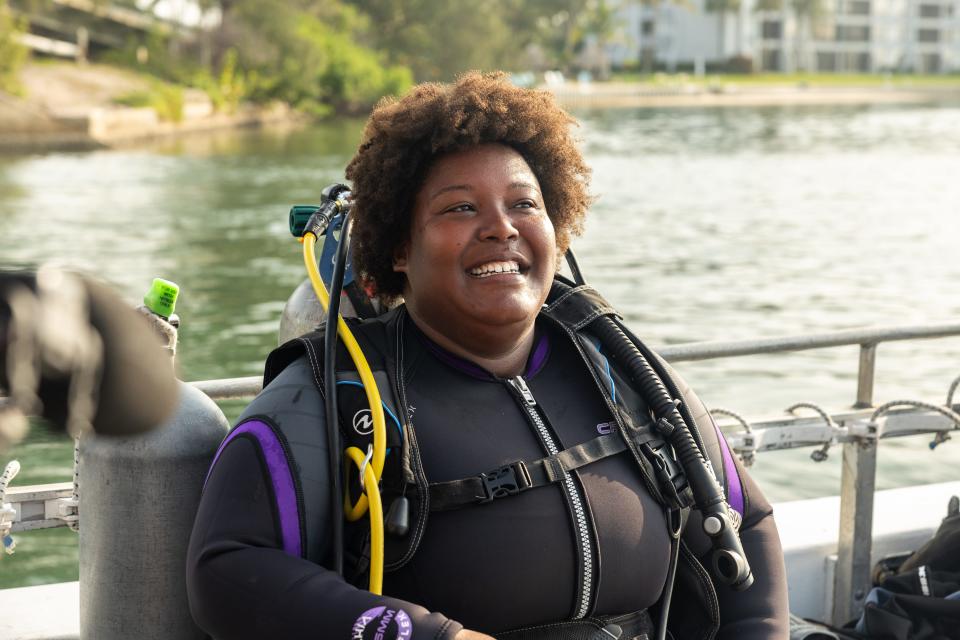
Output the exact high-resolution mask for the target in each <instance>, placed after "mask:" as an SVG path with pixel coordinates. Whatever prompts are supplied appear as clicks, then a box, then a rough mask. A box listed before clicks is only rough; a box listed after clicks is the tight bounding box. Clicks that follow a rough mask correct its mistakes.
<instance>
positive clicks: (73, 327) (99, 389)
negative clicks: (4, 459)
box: [0, 267, 178, 451]
mask: <svg viewBox="0 0 960 640" xmlns="http://www.w3.org/2000/svg"><path fill="white" fill-rule="evenodd" d="M0 389H2V390H3V392H4V393H5V394H6V396H7V397H6V398H4V399H2V400H0V451H2V450H4V449H6V448H7V447H9V446H10V445H11V444H13V443H15V442H17V441H18V440H20V439H21V438H22V437H23V436H24V435H25V433H26V428H27V422H26V418H25V416H39V417H43V418H45V419H46V420H48V421H50V422H51V423H52V424H53V425H54V426H56V427H57V428H59V429H63V430H65V431H67V432H69V433H70V434H71V435H72V436H74V437H76V436H78V435H79V434H80V433H81V432H83V431H85V430H88V429H92V430H93V431H95V432H97V433H100V434H104V435H133V434H137V433H143V432H145V431H148V430H150V429H152V428H155V427H157V426H158V425H160V424H161V423H163V422H164V420H166V419H167V418H169V417H170V415H171V413H172V412H173V410H174V408H175V407H176V406H177V399H178V396H177V383H176V379H175V378H174V375H173V370H172V367H171V366H170V362H169V359H168V357H167V356H166V355H165V354H164V350H163V348H162V347H161V344H160V341H159V340H158V339H157V338H156V337H155V335H154V334H153V333H152V332H151V331H150V328H149V325H148V324H147V323H145V322H144V321H143V318H141V317H138V314H137V313H136V312H134V311H133V310H132V309H131V308H129V307H128V306H127V305H126V304H125V303H124V302H123V301H122V300H121V299H120V298H119V297H118V296H117V295H116V294H114V293H112V292H110V291H109V290H108V289H107V288H106V287H104V286H103V285H101V284H99V283H96V282H94V281H92V280H90V279H87V278H85V277H81V276H78V275H75V274H71V273H67V272H64V271H60V270H58V269H54V268H49V267H41V268H40V269H39V270H38V271H37V272H36V273H32V272H16V271H14V272H0Z"/></svg>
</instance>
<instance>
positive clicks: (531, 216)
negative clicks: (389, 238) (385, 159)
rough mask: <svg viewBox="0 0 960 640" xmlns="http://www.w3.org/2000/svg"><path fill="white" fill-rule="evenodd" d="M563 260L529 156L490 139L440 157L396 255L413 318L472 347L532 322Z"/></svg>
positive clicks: (429, 175)
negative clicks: (481, 337) (497, 330)
mask: <svg viewBox="0 0 960 640" xmlns="http://www.w3.org/2000/svg"><path fill="white" fill-rule="evenodd" d="M556 265H557V243H556V236H555V235H554V230H553V223H552V222H551V221H550V217H549V216H548V215H547V210H546V207H545V205H544V201H543V194H542V193H541V192H540V183H539V182H538V181H537V177H536V176H535V175H534V174H533V171H532V170H531V169H530V167H529V166H528V165H527V163H526V161H525V160H524V159H523V157H522V156H521V155H520V154H519V153H517V152H516V151H514V150H513V149H511V148H510V147H507V146H504V145H501V144H484V145H480V146H477V147H472V148H470V149H466V150H463V151H458V152H454V153H450V154H448V155H445V156H442V157H440V158H439V159H437V160H436V161H435V162H434V163H433V165H432V166H431V167H430V170H429V171H428V173H427V176H426V180H425V181H424V183H423V186H422V187H421V188H420V191H419V192H417V195H416V197H415V200H414V204H413V216H412V220H411V229H410V240H409V241H408V242H407V243H405V244H404V245H402V246H401V247H399V248H398V249H397V251H396V254H395V256H394V270H396V271H400V272H403V273H404V274H406V279H407V284H406V288H405V290H404V298H405V299H406V303H407V306H408V308H409V309H410V310H411V313H413V315H414V317H415V318H418V319H420V320H421V321H423V322H426V323H427V324H429V325H430V327H431V328H433V329H434V330H436V331H438V332H440V333H441V334H442V335H444V336H446V337H447V338H449V339H451V340H453V341H454V342H456V343H457V344H461V345H464V346H466V345H469V344H471V342H472V341H473V340H472V339H473V338H475V336H476V335H477V331H480V332H482V333H485V334H489V333H490V330H491V329H493V328H494V327H507V326H512V327H514V328H518V327H519V328H529V326H531V325H532V324H533V321H534V319H535V318H536V315H537V312H538V311H539V309H540V306H541V305H542V304H543V302H544V301H545V300H546V298H547V293H549V291H550V286H551V283H552V282H553V276H554V272H555V270H556Z"/></svg>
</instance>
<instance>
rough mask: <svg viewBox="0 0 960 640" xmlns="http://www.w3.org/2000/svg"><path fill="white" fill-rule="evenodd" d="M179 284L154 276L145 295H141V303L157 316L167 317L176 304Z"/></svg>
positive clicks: (170, 314)
mask: <svg viewBox="0 0 960 640" xmlns="http://www.w3.org/2000/svg"><path fill="white" fill-rule="evenodd" d="M179 293H180V285H178V284H177V283H176V282H170V281H169V280H164V279H163V278H154V279H153V284H151V285H150V290H149V291H147V295H145V296H143V304H144V305H145V306H146V307H147V309H150V311H153V312H154V313H155V314H157V315H158V316H161V317H163V318H169V317H170V316H172V315H173V310H174V308H175V307H176V306H177V295H179Z"/></svg>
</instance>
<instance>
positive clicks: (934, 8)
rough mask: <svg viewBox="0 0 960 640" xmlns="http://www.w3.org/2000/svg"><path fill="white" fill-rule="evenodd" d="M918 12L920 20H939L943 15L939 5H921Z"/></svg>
mask: <svg viewBox="0 0 960 640" xmlns="http://www.w3.org/2000/svg"><path fill="white" fill-rule="evenodd" d="M919 11H920V17H921V18H939V17H940V16H941V15H943V13H944V11H943V7H941V6H940V5H939V4H921V5H920V9H919Z"/></svg>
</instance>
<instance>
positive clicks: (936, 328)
mask: <svg viewBox="0 0 960 640" xmlns="http://www.w3.org/2000/svg"><path fill="white" fill-rule="evenodd" d="M956 336H960V323H942V324H924V325H914V326H894V327H873V328H863V329H850V330H845V331H836V332H832V333H823V334H812V335H799V336H786V337H775V338H765V339H758V340H739V341H724V342H696V343H688V344H677V345H668V346H663V347H660V348H656V349H655V350H656V351H657V352H658V353H659V354H660V355H661V356H662V357H663V358H665V359H666V360H667V361H669V362H682V361H693V360H715V359H721V358H733V357H740V356H754V355H763V354H773V353H785V352H797V351H806V350H812V349H825V348H832V347H842V346H855V345H858V346H859V370H858V374H857V391H856V398H855V401H854V404H853V407H852V408H849V409H844V410H841V411H838V412H833V413H829V412H826V411H824V410H822V409H820V408H819V407H816V406H815V405H811V404H808V403H800V404H798V405H794V407H791V409H794V410H798V409H800V408H806V409H808V410H809V411H810V413H809V415H787V416H783V417H774V418H767V419H763V420H757V421H753V422H748V421H746V420H744V419H743V418H741V417H740V416H738V415H737V414H735V413H732V412H729V411H723V410H717V411H716V412H715V416H717V417H718V418H720V419H719V420H718V423H719V424H720V426H721V428H723V429H724V433H725V435H726V436H727V439H728V441H729V442H730V445H731V447H732V448H733V449H734V451H736V452H737V454H738V455H740V457H741V459H743V460H744V462H746V463H747V464H749V463H750V462H752V459H753V456H754V455H755V454H757V453H759V452H763V451H772V450H781V449H793V448H798V447H819V450H818V451H815V452H814V453H813V455H812V456H811V457H813V458H814V459H815V460H817V459H825V458H826V456H827V451H828V449H829V448H830V447H831V446H834V445H836V446H839V447H841V448H842V456H843V463H842V471H841V478H840V528H839V531H840V534H839V539H838V541H837V563H836V569H835V574H834V575H835V578H834V591H833V593H834V596H835V597H834V610H833V612H832V614H833V615H832V619H833V620H849V619H851V618H853V617H854V616H855V615H857V614H858V613H859V611H860V610H861V609H862V608H863V603H864V599H865V597H866V594H867V592H868V591H869V586H870V569H871V539H872V528H873V500H874V492H875V487H876V473H877V444H878V442H879V440H881V439H884V438H892V437H898V436H905V435H916V434H933V435H934V439H933V442H931V446H936V445H937V444H939V443H940V442H943V441H944V440H946V439H947V438H948V437H949V436H948V432H949V431H952V430H955V429H958V428H960V416H958V415H957V413H955V410H960V406H958V405H953V403H952V396H953V391H954V390H955V389H956V387H957V384H958V382H957V381H954V384H953V385H951V388H950V391H949V392H948V394H947V403H946V404H945V405H935V404H931V403H926V402H908V401H897V402H891V403H887V404H884V405H880V406H874V374H875V372H876V364H877V347H878V346H879V345H880V344H883V343H887V342H896V341H904V340H919V339H932V338H947V337H956ZM190 384H192V385H193V386H194V387H196V388H197V389H199V390H201V391H203V392H204V393H205V394H207V395H208V396H209V397H210V398H212V399H214V400H232V399H242V398H248V397H251V396H254V395H256V394H257V393H258V392H259V391H260V389H261V387H262V379H261V378H260V377H259V376H250V377H242V378H224V379H217V380H203V381H198V382H192V383H190ZM71 487H72V485H71V483H57V484H51V485H35V486H32V487H11V488H10V489H9V490H8V491H7V500H8V501H11V502H13V503H14V505H15V507H16V508H17V509H18V511H19V517H18V518H17V520H18V521H17V522H15V524H14V527H13V531H25V530H31V529H40V528H49V527H54V526H66V524H67V522H65V521H64V520H63V518H62V516H61V515H60V514H59V511H62V510H63V509H62V507H61V506H59V505H60V504H61V503H63V502H64V501H69V499H70V498H69V497H68V496H69V494H70V489H71Z"/></svg>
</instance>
